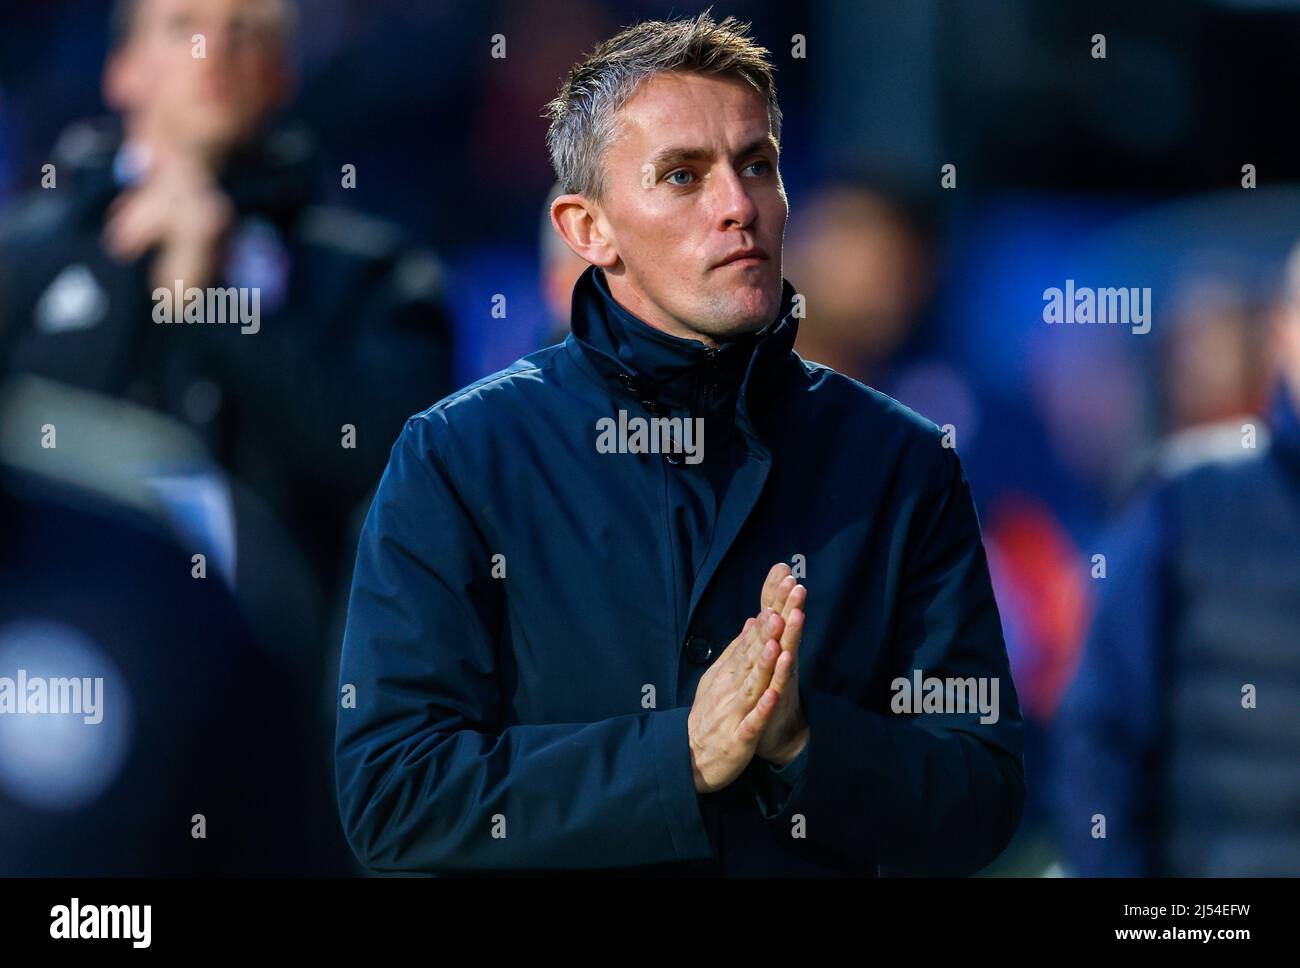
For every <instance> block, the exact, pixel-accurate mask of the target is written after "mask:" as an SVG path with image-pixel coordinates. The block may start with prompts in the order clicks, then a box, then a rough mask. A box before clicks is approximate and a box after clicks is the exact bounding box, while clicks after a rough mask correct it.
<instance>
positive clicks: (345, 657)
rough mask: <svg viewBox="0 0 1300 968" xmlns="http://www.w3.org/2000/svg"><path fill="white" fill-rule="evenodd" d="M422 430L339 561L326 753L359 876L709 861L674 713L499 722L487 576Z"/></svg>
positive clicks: (500, 610)
mask: <svg viewBox="0 0 1300 968" xmlns="http://www.w3.org/2000/svg"><path fill="white" fill-rule="evenodd" d="M435 422H437V423H438V426H439V429H445V427H446V425H445V423H443V422H442V418H441V417H440V415H439V414H438V413H437V412H436V411H435V412H432V413H430V414H428V415H424V416H420V417H413V418H411V420H409V421H408V422H407V425H406V428H405V430H404V431H403V433H402V435H401V437H400V438H399V439H398V441H397V443H396V445H395V446H394V448H393V453H392V456H391V458H390V460H389V464H388V468H387V470H386V471H385V473H384V476H383V479H382V481H381V482H380V485H379V489H378V492H377V493H376V496H375V499H374V502H373V504H372V506H371V509H370V513H369V516H368V518H367V521H366V525H365V529H364V532H363V534H362V537H361V542H360V548H359V550H358V555H357V564H356V570H355V574H354V579H353V585H352V594H351V599H350V603H349V610H348V620H347V629H346V632H345V636H344V642H343V652H342V659H341V668H340V695H341V697H342V702H341V704H340V708H339V710H338V715H337V721H338V731H337V742H336V751H335V752H336V757H335V758H336V769H337V777H336V779H337V787H338V798H339V808H340V815H341V817H342V820H343V825H344V829H345V832H346V834H347V837H348V840H349V843H350V844H351V846H352V849H353V851H354V852H355V853H356V855H357V857H358V858H359V859H360V860H361V861H362V862H363V863H364V864H365V865H366V866H368V867H370V868H373V869H375V870H379V871H429V872H458V871H489V870H546V869H552V870H554V869H578V868H606V867H627V866H637V865H643V864H657V863H667V862H673V861H684V860H699V859H705V858H709V857H712V856H713V845H712V843H711V841H710V840H709V837H708V834H707V831H706V827H705V822H704V818H703V816H702V814H701V811H700V802H699V797H698V794H697V793H696V791H695V784H694V778H693V774H692V769H691V758H690V748H689V745H688V740H687V729H686V717H687V714H688V713H689V709H688V708H686V707H681V708H676V709H669V710H650V711H646V712H642V713H638V714H629V715H623V716H615V717H613V718H609V719H604V720H600V721H598V722H590V723H554V724H513V725H508V726H503V718H504V713H505V708H504V706H505V704H504V701H503V695H502V687H501V683H500V680H499V675H498V665H497V654H498V651H499V650H500V649H501V648H502V642H503V633H504V628H503V626H504V622H505V614H506V607H507V602H506V596H505V591H504V589H503V587H502V586H503V582H502V580H501V579H499V578H494V577H493V576H492V555H493V549H491V548H490V547H489V546H488V544H487V543H486V542H485V540H484V538H483V536H482V535H481V534H480V533H479V531H478V529H477V528H476V526H475V523H474V520H473V518H472V516H471V515H470V514H469V513H468V511H467V509H466V504H465V503H462V499H461V495H462V494H465V493H466V492H465V491H463V490H459V489H458V488H457V487H456V486H455V485H454V484H453V483H452V477H451V475H450V474H449V471H448V464H447V463H446V462H445V461H444V460H443V459H442V457H441V456H440V455H439V454H438V453H437V450H438V447H437V446H436V445H437V441H436V440H435V439H434V437H435V435H434V433H433V432H432V430H431V428H432V427H433V425H434V424H435ZM467 503H469V504H470V506H472V502H467ZM349 687H352V688H354V689H355V706H354V708H348V703H347V695H348V692H349Z"/></svg>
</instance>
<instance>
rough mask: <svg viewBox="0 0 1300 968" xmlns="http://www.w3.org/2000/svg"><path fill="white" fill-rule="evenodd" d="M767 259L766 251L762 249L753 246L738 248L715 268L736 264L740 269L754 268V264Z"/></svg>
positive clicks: (759, 263)
mask: <svg viewBox="0 0 1300 968" xmlns="http://www.w3.org/2000/svg"><path fill="white" fill-rule="evenodd" d="M766 261H767V253H766V252H764V251H763V250H762V249H759V248H756V247H751V248H748V249H737V250H736V251H735V252H733V253H731V255H729V256H727V257H726V258H725V259H723V260H722V261H721V262H719V263H718V264H717V265H715V266H714V267H713V268H715V269H721V268H722V267H723V266H735V267H736V268H738V269H752V268H753V267H754V266H760V265H762V264H763V263H764V262H766Z"/></svg>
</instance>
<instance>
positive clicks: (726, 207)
mask: <svg viewBox="0 0 1300 968" xmlns="http://www.w3.org/2000/svg"><path fill="white" fill-rule="evenodd" d="M713 187H714V192H715V198H714V203H715V205H716V209H715V211H716V213H717V219H718V223H719V225H720V226H721V227H722V228H724V229H726V228H731V227H732V226H739V227H741V228H744V227H745V226H747V225H749V224H750V223H751V222H753V221H754V219H755V218H756V217H757V216H758V206H757V205H755V204H754V200H753V199H752V198H751V197H750V194H749V187H748V186H747V185H746V184H745V182H744V180H743V179H741V177H740V175H739V174H737V173H736V172H735V171H734V170H733V169H731V168H727V169H725V170H724V171H722V172H721V173H720V177H715V178H714V179H713Z"/></svg>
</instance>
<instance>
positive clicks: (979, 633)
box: [753, 444, 1025, 875]
mask: <svg viewBox="0 0 1300 968" xmlns="http://www.w3.org/2000/svg"><path fill="white" fill-rule="evenodd" d="M934 451H937V453H935V454H933V458H934V460H935V463H936V465H937V466H935V467H933V468H932V471H931V473H928V474H927V475H925V479H926V480H927V481H928V482H929V483H930V485H931V487H930V488H929V489H927V492H926V493H924V494H920V495H918V496H917V501H918V503H917V509H916V512H915V528H914V530H913V532H912V537H911V550H910V552H909V553H908V554H907V557H906V560H907V566H906V570H905V573H904V574H903V575H902V576H901V584H900V587H899V591H898V608H899V611H898V616H897V619H896V623H895V638H894V642H893V654H892V655H891V670H892V671H893V674H896V675H898V676H903V677H906V676H908V675H910V671H909V670H912V669H919V670H921V671H922V672H923V673H924V676H925V677H926V678H929V677H932V676H933V677H939V678H947V677H962V678H965V677H970V676H974V677H979V678H984V679H996V680H997V682H998V685H999V693H998V714H999V716H998V719H997V721H996V722H992V723H987V724H983V723H980V722H979V718H980V714H979V713H978V712H974V713H965V714H947V715H933V714H931V715H919V716H904V715H894V714H892V713H880V712H875V711H873V710H870V709H864V708H862V707H861V706H859V705H858V704H856V703H855V702H853V701H852V700H851V699H848V698H846V697H844V696H840V695H834V694H832V693H828V692H823V691H821V690H819V689H814V688H812V687H811V686H809V685H808V684H807V680H800V686H799V699H800V703H801V705H802V707H803V712H804V717H805V718H806V720H807V722H808V726H809V738H808V743H807V745H806V746H805V747H804V750H803V752H802V753H801V754H800V756H799V757H796V759H795V760H792V761H791V762H790V763H789V764H787V765H786V768H785V769H784V770H780V771H777V770H773V769H771V767H770V765H768V766H767V767H766V772H764V769H756V770H754V771H753V774H754V776H753V780H754V782H755V784H756V794H757V796H758V798H759V803H760V806H761V809H762V812H763V815H764V816H765V817H766V818H767V819H768V821H769V822H770V823H772V824H774V825H775V826H776V827H778V828H779V829H780V831H781V833H782V834H783V835H785V836H789V834H790V832H791V830H792V825H793V823H794V822H795V821H796V818H797V817H798V816H802V817H803V818H804V821H805V826H804V833H805V837H804V838H793V837H792V838H791V840H790V845H791V849H792V850H795V851H806V852H808V853H810V854H813V855H816V856H819V857H821V858H829V859H830V860H831V862H833V863H836V864H838V865H840V866H842V867H845V868H856V869H862V870H866V869H873V868H874V867H876V866H877V865H879V866H881V867H882V868H884V869H886V871H885V872H886V873H907V874H949V875H951V874H971V873H974V872H976V871H978V870H980V869H981V868H983V867H985V866H987V865H988V864H989V863H990V862H991V861H992V860H993V859H994V858H996V857H997V855H998V854H999V853H1001V851H1002V850H1003V848H1004V847H1005V846H1006V845H1007V843H1008V842H1009V841H1010V839H1011V837H1012V835H1013V834H1014V833H1015V831H1016V828H1017V827H1018V826H1019V823H1020V816H1021V811H1022V810H1023V807H1024V800H1025V781H1024V766H1023V761H1022V759H1021V756H1022V754H1021V724H1022V720H1021V715H1020V707H1019V703H1018V700H1017V697H1016V693H1015V686H1014V684H1013V683H1012V680H1011V674H1010V668H1009V665H1008V661H1007V654H1006V647H1005V644H1004V643H1003V639H1002V627H1001V622H1000V618H999V615H998V610H997V604H996V602H995V601H994V598H993V587H992V583H991V581H990V578H989V572H988V563H987V560H986V557H985V553H984V546H983V543H982V541H981V539H980V533H979V524H978V520H977V517H976V512H975V505H974V501H973V500H972V497H971V493H970V486H969V484H968V482H967V480H966V476H965V473H964V472H963V471H962V468H961V464H960V461H959V459H958V457H957V455H956V453H955V452H954V451H952V450H951V449H949V448H941V447H939V446H938V445H937V444H936V445H935V447H934ZM810 601H811V604H810V607H811V608H813V609H815V608H816V607H817V606H816V599H815V597H810ZM782 781H784V782H782Z"/></svg>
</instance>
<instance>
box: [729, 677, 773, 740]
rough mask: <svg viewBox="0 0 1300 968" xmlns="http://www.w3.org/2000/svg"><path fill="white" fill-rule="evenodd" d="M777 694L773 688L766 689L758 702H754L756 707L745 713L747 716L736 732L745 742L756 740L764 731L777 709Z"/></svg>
mask: <svg viewBox="0 0 1300 968" xmlns="http://www.w3.org/2000/svg"><path fill="white" fill-rule="evenodd" d="M777 698H778V697H777V694H776V693H775V692H774V691H773V690H771V689H765V690H764V691H763V695H761V696H759V697H758V702H756V703H754V708H753V709H751V710H750V711H749V712H748V713H746V714H745V718H744V719H742V720H741V721H740V725H739V726H737V727H736V732H737V733H738V734H739V735H740V737H741V739H743V740H744V741H745V742H748V743H752V742H755V741H756V740H757V739H758V737H759V736H761V735H762V733H763V727H765V726H766V725H767V724H768V722H769V721H770V720H771V718H772V711H773V710H774V709H776V700H777Z"/></svg>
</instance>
